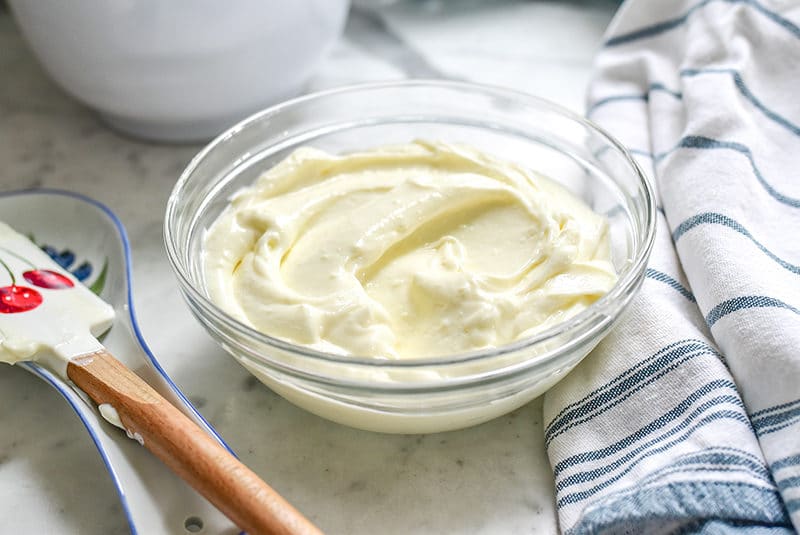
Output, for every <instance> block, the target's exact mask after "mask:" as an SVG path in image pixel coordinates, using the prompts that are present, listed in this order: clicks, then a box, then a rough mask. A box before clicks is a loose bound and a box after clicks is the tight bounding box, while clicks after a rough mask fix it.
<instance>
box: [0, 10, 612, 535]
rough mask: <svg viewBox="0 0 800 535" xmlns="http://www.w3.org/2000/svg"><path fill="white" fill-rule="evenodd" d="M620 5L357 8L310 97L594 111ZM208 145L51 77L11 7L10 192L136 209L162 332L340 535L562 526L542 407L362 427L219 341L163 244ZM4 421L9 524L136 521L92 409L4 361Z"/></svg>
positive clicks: (282, 481)
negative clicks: (323, 93)
mask: <svg viewBox="0 0 800 535" xmlns="http://www.w3.org/2000/svg"><path fill="white" fill-rule="evenodd" d="M364 3H366V2H364ZM615 8H616V3H615V2H611V1H610V0H608V1H597V2H592V1H590V0H586V1H584V2H579V1H560V2H557V1H553V2H531V1H527V2H512V1H501V0H485V1H478V0H450V1H447V0H425V1H406V2H397V3H395V4H393V5H391V6H389V7H385V8H382V9H381V10H380V11H377V12H372V11H363V10H358V11H355V12H354V13H352V14H351V18H350V21H349V23H348V26H347V29H346V33H345V35H344V37H343V39H342V40H341V41H340V42H339V43H338V44H337V46H336V47H335V49H334V50H333V52H332V53H331V55H330V57H329V58H328V59H327V60H326V62H325V63H324V65H323V66H322V67H321V68H320V70H319V71H318V73H317V74H316V76H315V77H314V79H313V80H312V81H311V82H310V84H309V90H313V89H321V88H327V87H332V86H336V85H341V84H345V83H351V82H356V81H365V80H386V79H399V78H404V77H426V78H430V77H448V78H454V79H463V80H472V81H478V82H485V83H491V84H496V85H502V86H507V87H512V88H517V89H521V90H525V91H528V92H531V93H534V94H538V95H541V96H544V97H546V98H550V99H552V100H555V101H558V102H561V103H562V104H564V105H566V106H568V107H571V108H573V109H576V110H578V111H580V110H581V107H582V102H583V91H584V89H585V85H586V82H587V80H588V76H589V71H590V66H591V58H592V55H593V53H594V51H595V49H596V47H597V46H598V44H599V42H600V40H601V35H602V32H603V30H604V28H605V27H606V25H607V24H608V21H609V20H610V18H611V16H612V14H613V11H614V10H615ZM198 149H199V147H198V146H167V145H154V144H149V143H144V142H140V141H136V140H132V139H128V138H126V137H123V136H120V135H118V134H116V133H115V132H113V131H111V130H109V129H107V128H106V127H105V126H104V125H103V124H101V123H100V122H99V121H98V120H97V118H96V117H95V115H94V114H93V113H92V112H90V111H88V110H86V109H85V108H84V107H82V106H81V105H80V104H78V103H76V102H75V101H73V100H71V99H70V98H69V97H67V96H66V95H64V94H63V93H62V92H61V91H60V90H59V89H58V88H57V87H55V86H54V85H53V84H52V83H51V82H50V81H49V80H48V79H47V78H46V76H45V75H44V73H43V72H42V71H41V69H40V68H39V67H38V65H37V64H36V63H35V61H34V60H33V58H32V56H31V54H30V52H29V51H28V50H27V48H26V46H25V44H24V43H23V42H22V40H21V38H20V36H19V34H18V32H17V30H16V29H15V27H14V25H13V21H12V20H11V17H10V16H9V14H8V13H7V12H6V11H4V10H3V9H2V8H1V7H0V189H2V190H12V189H22V188H35V187H55V188H62V189H69V190H73V191H76V192H80V193H83V194H86V195H89V196H92V197H94V198H96V199H98V200H100V201H101V202H103V203H105V204H107V205H108V206H109V207H111V209H112V210H114V211H115V212H116V213H117V214H118V215H119V217H120V218H121V220H122V221H123V223H124V224H125V226H126V228H127V230H128V233H129V237H130V240H131V244H132V249H133V262H134V271H133V285H134V292H135V294H134V295H135V306H136V308H137V312H138V317H139V321H140V326H141V328H142V331H143V333H144V336H145V338H146V339H147V341H148V343H149V345H150V347H151V349H152V350H153V352H154V353H155V354H156V356H157V357H158V358H159V360H160V361H161V362H162V364H163V365H164V367H165V368H166V370H167V372H168V373H169V374H170V375H171V376H172V377H173V379H174V380H175V381H176V383H177V384H178V385H179V387H180V388H181V389H182V390H183V391H184V392H185V393H186V394H187V395H188V396H189V398H190V399H191V400H192V401H193V402H194V403H195V404H196V406H197V407H198V408H199V409H200V411H201V412H202V413H203V414H204V415H205V416H206V417H207V418H208V420H209V421H210V422H211V423H212V425H214V426H215V427H216V428H217V430H218V431H219V432H220V433H221V434H222V436H223V437H224V438H225V439H226V440H227V441H228V443H229V444H230V445H231V446H232V447H233V448H234V450H235V451H236V452H237V453H238V454H239V455H240V457H241V458H242V459H243V461H244V462H245V463H247V464H248V465H249V466H250V467H251V468H253V469H254V470H255V471H256V472H257V473H259V474H260V475H261V476H262V477H264V478H265V479H266V480H267V481H268V482H270V483H271V484H272V485H273V486H274V487H275V488H276V489H278V490H279V492H281V493H282V494H283V495H285V496H286V497H287V498H288V499H289V500H290V501H291V502H293V503H295V504H296V505H297V506H298V507H299V508H300V509H301V510H302V511H304V512H306V514H307V515H308V516H309V517H310V518H311V519H312V520H314V521H315V522H316V523H318V525H320V526H321V527H322V528H323V529H324V530H326V531H327V532H329V533H353V534H357V533H365V534H372V533H398V534H402V533H551V532H555V531H556V530H557V524H556V516H555V510H554V504H553V483H552V478H551V474H550V469H549V465H548V461H547V457H546V454H545V452H544V447H543V443H542V442H543V441H542V424H541V404H540V403H539V402H538V401H534V402H532V403H531V404H529V405H528V406H526V407H523V408H522V409H520V410H518V411H515V412H514V413H512V414H510V415H507V416H505V417H501V418H498V419H496V420H494V421H491V422H489V423H486V424H484V425H481V426H478V427H475V428H472V429H466V430H462V431H456V432H450V433H442V434H435V435H424V436H392V435H381V434H375V433H368V432H363V431H357V430H353V429H350V428H346V427H343V426H340V425H337V424H334V423H330V422H327V421H325V420H322V419H320V418H318V417H316V416H313V415H310V414H307V413H305V412H303V411H302V410H300V409H297V408H295V407H293V406H292V405H290V404H289V403H287V402H285V401H283V400H282V399H281V398H279V397H278V396H276V395H275V394H273V393H271V392H270V391H268V390H267V389H266V388H265V387H262V386H261V384H260V383H257V382H255V381H254V380H253V379H252V378H251V377H250V376H249V374H248V373H247V372H245V371H244V370H243V369H242V368H240V367H239V366H238V365H237V364H236V363H234V362H233V361H232V360H231V359H230V358H229V357H227V356H226V354H225V353H224V352H223V351H222V350H221V349H219V348H218V347H217V346H216V345H215V344H214V343H213V342H212V341H211V340H210V339H209V338H208V337H207V336H206V334H205V332H204V331H203V330H202V329H201V328H200V327H199V326H198V324H197V323H196V322H195V321H194V320H193V318H192V317H191V316H190V314H189V312H188V310H187V308H186V307H185V305H184V303H183V301H182V300H181V298H180V296H179V294H178V289H177V286H176V283H175V281H174V279H173V276H172V273H171V271H170V268H169V266H168V262H167V259H166V257H165V254H164V251H163V247H162V240H161V225H162V220H163V211H164V206H165V202H166V199H167V196H168V195H169V192H170V190H171V188H172V186H173V183H174V181H175V179H176V178H177V176H178V174H179V173H180V171H181V170H182V169H183V167H184V166H185V164H186V163H187V162H188V160H189V159H190V158H191V157H192V155H194V153H195V152H197V150H198ZM0 218H2V215H1V214H0ZM12 224H13V222H12ZM0 430H1V431H0V532H2V533H82V534H87V535H90V534H95V533H96V534H105V535H108V534H114V533H127V532H128V526H127V524H126V521H125V518H124V515H123V513H122V510H121V507H120V505H119V501H118V499H117V496H116V493H115V490H114V487H113V485H112V484H111V481H110V479H109V477H108V476H107V474H106V472H105V470H104V467H103V464H102V462H101V461H100V459H99V457H98V456H97V454H96V450H95V449H94V446H93V444H92V442H91V440H90V439H89V437H88V435H86V433H85V431H84V429H83V427H82V425H81V424H80V423H79V421H78V419H77V418H76V417H75V416H74V415H73V413H72V412H71V410H70V409H69V408H68V407H67V406H66V405H65V404H64V403H62V401H61V398H60V397H59V396H58V395H57V394H56V393H55V392H54V391H51V390H50V389H49V387H48V386H46V385H45V384H44V383H42V382H40V381H39V380H38V379H36V378H34V377H33V376H31V375H29V374H27V373H25V372H24V371H23V370H21V369H18V368H13V367H9V366H5V365H3V366H2V367H0Z"/></svg>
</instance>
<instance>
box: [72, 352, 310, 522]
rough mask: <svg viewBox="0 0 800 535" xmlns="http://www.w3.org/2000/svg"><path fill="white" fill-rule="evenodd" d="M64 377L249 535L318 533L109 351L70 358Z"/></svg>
mask: <svg viewBox="0 0 800 535" xmlns="http://www.w3.org/2000/svg"><path fill="white" fill-rule="evenodd" d="M67 375H68V376H69V378H70V379H71V380H72V381H73V382H74V383H75V384H76V385H77V386H78V387H79V388H80V389H81V390H83V391H84V392H86V394H88V395H89V397H90V398H92V400H93V401H94V402H95V403H97V404H103V403H108V404H110V405H111V406H112V407H114V409H116V411H117V414H119V419H120V421H121V423H122V425H123V426H124V427H125V429H126V430H127V431H128V433H129V435H131V436H133V437H135V438H136V439H137V440H139V441H140V442H142V443H143V445H144V447H145V448H147V449H148V450H150V451H151V452H152V453H153V454H155V455H156V457H158V458H159V459H161V460H162V461H163V462H164V464H166V465H167V466H168V467H169V468H170V469H172V470H173V471H174V472H175V473H176V474H178V476H180V477H181V478H183V479H184V480H185V481H186V482H187V483H189V485H191V486H192V487H194V489H195V490H197V491H198V492H199V493H200V494H202V495H203V496H205V497H206V498H207V499H208V500H209V501H210V502H211V503H213V504H214V505H215V506H216V507H217V508H219V510H220V511H222V512H223V513H224V514H225V515H227V516H228V518H230V519H231V520H232V521H233V522H234V523H235V524H236V525H237V526H239V527H240V528H242V529H243V530H245V531H247V532H248V533H249V534H250V535H262V534H304V535H305V534H309V535H311V534H321V533H322V532H321V531H320V530H319V529H318V528H317V527H316V526H314V525H313V524H312V523H311V522H310V521H309V520H307V519H306V518H305V517H304V516H303V515H302V514H300V512H298V511H297V510H296V509H295V508H294V507H292V505H290V504H289V502H287V501H286V500H285V499H283V498H282V497H281V496H280V495H279V494H278V493H277V492H275V491H274V490H273V489H272V488H271V487H270V486H269V485H267V484H266V483H265V482H264V481H262V480H261V479H260V478H259V477H258V476H257V475H256V474H255V473H254V472H253V471H252V470H250V469H249V468H247V467H246V466H245V465H244V464H242V463H241V462H240V461H239V460H237V459H236V458H235V457H234V456H233V455H231V453H230V452H228V450H226V449H225V448H223V447H222V446H221V445H220V444H219V443H218V442H217V441H215V440H214V439H213V438H211V437H210V436H209V435H208V434H206V433H205V432H204V431H203V430H202V429H200V428H199V427H197V425H195V424H194V423H193V422H192V421H191V420H189V418H187V417H186V416H185V415H184V414H183V413H182V412H180V411H179V410H178V409H176V408H175V407H174V406H173V405H172V404H170V403H169V402H168V401H167V400H165V399H164V398H162V397H161V396H160V395H159V394H158V392H156V391H155V390H154V389H153V388H151V387H150V385H148V384H147V383H145V382H144V381H143V380H142V379H141V378H140V377H139V376H138V375H136V374H135V373H133V372H132V371H131V370H129V369H128V368H127V367H125V365H124V364H122V363H121V362H120V361H118V360H117V359H116V358H114V357H113V356H112V355H111V354H110V353H108V352H107V351H105V350H103V351H98V352H96V353H90V354H87V355H82V356H80V357H76V358H73V359H72V360H71V361H70V363H69V364H68V366H67Z"/></svg>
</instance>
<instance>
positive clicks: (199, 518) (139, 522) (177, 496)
mask: <svg viewBox="0 0 800 535" xmlns="http://www.w3.org/2000/svg"><path fill="white" fill-rule="evenodd" d="M0 213H2V214H3V215H2V218H3V220H5V222H7V223H8V224H10V225H11V226H12V227H14V228H15V229H16V230H18V231H19V232H21V233H22V234H25V235H28V236H29V237H30V238H32V239H33V240H34V241H35V242H36V243H37V244H38V245H40V246H42V247H43V248H44V249H45V251H46V252H48V253H49V254H51V256H52V255H57V256H58V257H57V258H54V260H56V261H57V262H59V263H61V264H62V266H64V267H65V268H68V269H75V270H80V271H79V273H76V272H75V271H73V274H75V275H76V276H78V275H82V276H84V277H83V278H84V279H85V280H84V281H83V282H84V284H86V285H87V286H89V287H90V289H92V290H94V291H95V292H96V293H98V294H99V295H100V297H102V298H103V299H104V300H105V301H106V302H108V303H109V304H110V305H111V306H113V307H114V309H115V312H116V318H115V320H114V325H113V327H112V328H111V329H110V330H109V332H108V333H107V334H106V335H105V337H104V338H103V344H104V345H105V346H106V347H107V348H108V349H109V351H110V352H111V353H112V354H114V356H116V357H117V358H118V359H119V360H121V361H122V362H124V363H125V364H126V365H127V366H128V367H129V368H131V369H132V370H134V371H135V372H136V373H138V374H139V375H140V376H141V377H142V378H143V379H144V380H145V381H147V382H148V383H149V384H150V385H151V386H152V387H153V388H155V389H156V390H157V391H158V392H159V393H160V394H161V395H162V396H164V397H165V398H166V399H167V400H169V401H170V402H171V403H173V404H174V405H175V406H176V407H177V408H178V409H180V410H181V411H182V412H184V413H185V414H186V415H187V416H188V417H189V418H190V419H192V420H193V421H194V422H196V423H197V424H198V425H199V426H200V427H201V428H202V429H205V430H206V431H207V432H208V433H209V434H211V435H212V436H213V437H214V438H216V439H217V440H218V441H219V442H220V443H221V444H222V445H223V446H225V447H226V448H228V450H230V448H229V447H228V446H227V444H225V442H224V441H223V440H222V438H221V437H220V436H219V435H218V434H217V433H216V431H214V429H213V428H212V427H211V425H210V424H209V423H208V422H207V421H206V420H205V419H204V418H203V417H202V416H201V415H200V413H199V412H198V411H197V410H196V409H195V408H194V406H192V404H191V403H190V402H189V400H188V399H187V398H186V396H184V394H183V393H182V392H181V391H180V390H179V389H178V387H177V386H176V385H175V383H174V382H173V381H172V380H171V379H170V378H169V376H167V374H166V372H165V371H164V369H163V368H162V367H161V365H160V364H159V362H158V360H157V359H156V358H155V356H154V355H153V354H152V353H151V352H150V350H149V349H148V347H147V344H146V343H145V341H144V339H143V337H142V334H141V332H140V330H139V326H138V324H137V322H136V316H135V313H134V305H133V296H132V291H131V282H130V281H131V261H130V258H131V254H130V245H129V242H128V238H127V234H126V232H125V229H124V227H123V225H122V223H121V222H120V220H119V219H118V218H117V216H116V215H115V214H114V213H113V212H112V211H111V210H110V209H109V208H108V207H106V206H104V205H103V204H101V203H99V202H98V201H95V200H94V199H91V198H89V197H85V196H83V195H80V194H76V193H72V192H68V191H62V190H53V189H37V190H22V191H12V192H3V193H0ZM74 266H77V267H74ZM87 266H88V267H87ZM79 278H81V277H79ZM19 366H21V367H23V368H24V369H26V370H27V371H29V372H31V373H33V374H34V375H37V376H38V377H40V378H41V379H43V380H44V381H45V382H47V383H48V384H50V385H51V386H52V387H53V388H55V389H56V390H57V391H58V392H59V393H60V394H61V395H62V396H63V397H64V399H65V400H66V401H67V402H68V403H69V404H70V406H71V407H72V408H73V410H74V411H75V412H76V414H77V415H78V417H79V418H80V419H81V421H82V422H83V424H84V426H85V427H86V430H87V431H88V432H89V434H90V436H91V438H92V440H93V441H94V443H95V446H96V447H97V450H98V452H99V453H100V456H101V458H102V460H103V463H104V464H105V466H106V468H107V469H108V472H109V474H110V476H111V480H112V482H113V484H114V486H115V487H116V488H117V492H118V493H119V497H120V501H121V504H122V508H123V511H124V512H125V516H126V517H127V520H128V524H129V526H130V529H131V532H132V533H134V534H137V533H138V534H142V535H148V534H150V533H190V532H192V531H191V530H190V525H191V527H193V528H195V531H197V529H196V528H199V527H200V526H202V529H203V532H204V533H215V534H216V533H220V534H233V533H239V530H238V529H237V528H236V527H235V526H234V525H233V523H231V522H230V520H228V519H227V518H226V517H225V516H224V515H222V513H220V512H219V511H218V510H217V509H216V508H215V507H214V506H212V505H211V504H210V503H209V502H208V501H207V500H206V499H205V498H203V497H202V496H200V495H199V494H198V493H197V492H196V491H194V490H193V489H192V488H191V487H189V486H188V485H187V484H186V483H185V482H184V481H183V480H181V479H180V478H178V477H177V476H176V475H174V474H173V473H172V472H171V471H169V470H168V469H167V468H166V466H164V465H163V464H161V462H160V461H159V460H158V459H156V458H155V457H154V456H153V455H152V454H150V452H148V451H147V450H145V449H144V448H143V447H141V446H140V445H139V444H138V443H136V442H135V441H133V440H130V439H128V438H127V437H126V436H125V433H124V432H122V431H121V430H120V429H117V428H115V427H113V426H111V425H110V424H108V423H107V422H105V420H103V419H102V417H101V416H100V414H99V412H98V411H97V409H96V407H95V406H94V404H92V403H91V402H87V401H84V399H83V398H82V396H83V394H82V393H81V392H80V391H78V390H75V389H73V388H72V387H71V386H70V385H69V384H67V383H66V382H65V381H63V380H62V379H61V378H60V377H58V376H57V375H55V374H53V373H51V372H49V371H48V370H46V369H44V368H42V367H41V366H39V365H37V364H36V363H33V362H26V363H21V364H19Z"/></svg>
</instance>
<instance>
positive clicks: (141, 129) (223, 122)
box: [100, 113, 247, 143]
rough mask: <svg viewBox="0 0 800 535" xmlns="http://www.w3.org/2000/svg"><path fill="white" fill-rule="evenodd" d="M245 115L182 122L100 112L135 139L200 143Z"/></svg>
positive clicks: (102, 117)
mask: <svg viewBox="0 0 800 535" xmlns="http://www.w3.org/2000/svg"><path fill="white" fill-rule="evenodd" d="M246 115H247V113H245V114H243V115H241V116H239V115H234V116H231V117H226V118H224V119H206V120H194V121H184V122H168V121H165V122H160V121H147V120H139V119H131V118H129V117H120V116H118V115H112V114H107V113H100V118H101V119H102V121H103V122H104V123H105V124H107V125H108V126H109V127H111V128H112V129H114V130H116V131H117V132H119V133H121V134H124V135H126V136H131V137H134V138H137V139H143V140H147V141H159V142H167V143H202V142H207V141H209V140H211V139H213V138H215V137H216V136H217V135H218V134H220V133H222V132H223V131H225V129H226V128H228V127H229V126H231V125H233V124H235V123H236V122H237V121H239V120H240V119H241V118H242V117H244V116H246Z"/></svg>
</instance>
